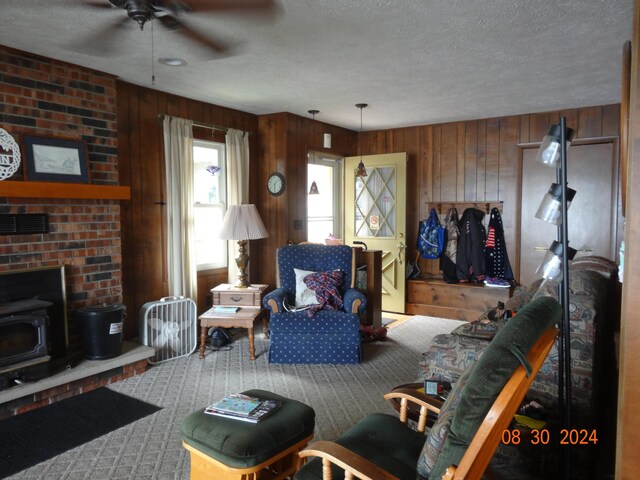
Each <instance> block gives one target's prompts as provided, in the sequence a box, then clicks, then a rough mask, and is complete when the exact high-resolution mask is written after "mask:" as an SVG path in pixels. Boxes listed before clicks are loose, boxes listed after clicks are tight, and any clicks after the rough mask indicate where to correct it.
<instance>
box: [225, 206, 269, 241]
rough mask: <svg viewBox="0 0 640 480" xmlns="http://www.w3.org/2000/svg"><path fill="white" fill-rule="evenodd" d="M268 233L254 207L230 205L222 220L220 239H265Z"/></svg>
mask: <svg viewBox="0 0 640 480" xmlns="http://www.w3.org/2000/svg"><path fill="white" fill-rule="evenodd" d="M268 236H269V232H267V229H266V228H265V226H264V223H262V219H261V218H260V214H259V213H258V209H257V208H256V206H255V205H253V204H249V205H230V206H229V208H228V209H227V213H226V214H225V216H224V220H222V229H221V230H220V238H221V239H223V240H255V239H258V238H266V237H268Z"/></svg>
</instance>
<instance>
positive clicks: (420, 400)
mask: <svg viewBox="0 0 640 480" xmlns="http://www.w3.org/2000/svg"><path fill="white" fill-rule="evenodd" d="M392 398H399V399H400V421H401V422H402V423H404V424H405V425H406V423H407V413H408V409H409V405H408V402H412V403H415V404H416V405H419V406H420V417H419V418H418V432H420V433H424V431H425V428H426V426H427V414H428V412H429V411H431V412H433V413H436V414H439V413H440V407H442V404H443V402H442V400H438V399H437V398H433V397H430V396H428V395H425V394H424V393H421V392H418V391H417V390H413V389H411V388H397V389H395V390H392V391H391V392H389V393H387V394H385V396H384V399H385V400H391V399H392Z"/></svg>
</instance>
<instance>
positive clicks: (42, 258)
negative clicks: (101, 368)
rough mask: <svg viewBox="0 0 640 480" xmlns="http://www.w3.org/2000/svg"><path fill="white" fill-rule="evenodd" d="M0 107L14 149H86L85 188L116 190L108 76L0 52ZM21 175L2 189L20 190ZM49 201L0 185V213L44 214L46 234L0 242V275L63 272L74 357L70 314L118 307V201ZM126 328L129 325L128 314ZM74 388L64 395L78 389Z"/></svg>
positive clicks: (112, 87) (0, 121) (112, 92)
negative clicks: (56, 144) (72, 143)
mask: <svg viewBox="0 0 640 480" xmlns="http://www.w3.org/2000/svg"><path fill="white" fill-rule="evenodd" d="M0 105H2V108H1V109H0V127H2V128H4V129H5V130H6V131H7V132H8V133H9V134H11V135H12V136H13V137H14V138H15V140H16V142H17V143H18V144H19V145H20V146H21V147H23V145H22V138H23V137H24V135H34V136H41V137H58V138H65V139H71V140H76V141H77V140H81V141H83V142H85V143H86V145H87V153H88V162H89V165H88V167H89V168H88V170H89V179H90V180H89V181H90V184H92V185H110V186H116V185H118V141H117V132H116V77H114V76H112V75H109V74H105V73H102V72H97V71H94V70H90V69H87V68H84V67H80V66H77V65H72V64H68V63H65V62H61V61H57V60H53V59H49V58H43V57H39V56H37V55H33V54H29V53H25V52H21V51H18V50H14V49H10V48H7V47H3V46H0ZM23 156H24V152H23ZM23 161H24V160H23ZM22 172H23V169H22V168H20V169H19V170H18V172H17V173H16V174H15V175H14V176H13V177H12V178H10V179H8V180H7V182H8V183H9V181H11V182H12V183H14V184H15V183H16V182H23V181H24V182H25V184H27V183H28V180H26V179H25V178H24V177H23V173H22ZM19 185H20V184H18V186H19ZM64 188H67V186H66V185H65V186H64ZM68 188H73V185H71V184H70V185H69V186H68ZM50 196H52V195H50V194H46V193H43V194H35V195H33V197H25V196H24V195H17V196H15V195H7V194H5V193H3V190H2V182H0V214H7V213H11V214H13V213H45V214H48V216H49V227H50V229H49V233H38V234H30V235H4V236H1V235H0V272H3V271H5V272H6V271H11V270H23V269H34V268H39V267H52V266H60V265H64V267H65V268H64V271H65V282H66V300H67V311H68V340H69V350H70V352H74V351H76V352H77V351H79V350H81V344H80V342H81V330H80V326H79V325H78V324H77V323H76V321H75V315H74V313H75V312H76V311H77V310H78V309H80V308H82V307H85V306H88V305H95V304H102V303H107V304H112V303H121V302H122V252H121V229H120V200H115V199H104V198H86V199H85V198H49V197H50ZM129 321H132V322H135V315H133V316H131V317H130V318H129ZM145 364H146V361H145ZM118 368H120V367H118ZM122 368H129V367H122ZM133 370H135V371H139V370H140V366H139V365H138V366H137V367H135V368H133ZM122 375H123V371H120V370H118V372H115V374H114V376H115V377H120V376H122ZM102 380H104V379H102ZM107 381H108V380H107ZM77 382H81V380H76V381H75V384H74V385H75V386H74V387H73V388H72V389H71V390H74V389H78V388H79V389H80V390H81V389H82V387H78V385H77ZM96 382H97V380H95V379H93V380H91V384H93V385H95V384H96ZM98 383H99V382H98ZM76 387H77V388H76ZM60 389H63V390H64V393H65V394H66V395H68V392H69V391H70V390H69V388H68V387H64V386H58V387H56V391H55V392H53V393H52V395H53V396H57V395H59V394H60ZM40 397H41V394H40V395H39V397H38V400H37V401H38V402H40V403H41V402H42V398H40ZM0 403H1V402H0ZM31 403H33V399H32V402H31ZM21 408H22V409H24V408H27V407H25V405H21Z"/></svg>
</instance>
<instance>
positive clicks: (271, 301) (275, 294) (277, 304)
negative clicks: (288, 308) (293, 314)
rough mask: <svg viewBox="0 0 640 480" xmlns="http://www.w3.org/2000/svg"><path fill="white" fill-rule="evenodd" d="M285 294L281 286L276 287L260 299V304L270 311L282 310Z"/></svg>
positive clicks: (278, 311) (277, 311)
mask: <svg viewBox="0 0 640 480" xmlns="http://www.w3.org/2000/svg"><path fill="white" fill-rule="evenodd" d="M286 296H287V294H286V293H285V291H284V290H283V289H282V288H276V289H275V290H273V291H271V292H269V293H267V294H266V295H265V296H264V298H263V299H262V306H263V307H264V308H265V309H266V310H269V311H270V312H271V313H280V312H284V306H283V303H282V302H283V301H284V299H285V298H286Z"/></svg>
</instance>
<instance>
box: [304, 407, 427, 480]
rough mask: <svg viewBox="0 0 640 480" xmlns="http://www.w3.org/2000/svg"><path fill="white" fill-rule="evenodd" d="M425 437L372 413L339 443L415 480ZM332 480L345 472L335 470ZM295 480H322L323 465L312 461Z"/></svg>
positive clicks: (390, 417) (387, 469)
mask: <svg viewBox="0 0 640 480" xmlns="http://www.w3.org/2000/svg"><path fill="white" fill-rule="evenodd" d="M424 438H425V437H424V435H423V434H421V433H418V432H416V431H415V430H412V429H410V428H407V427H406V425H403V424H402V423H401V422H400V421H399V420H398V419H397V418H396V417H394V416H391V415H386V414H384V413H372V414H370V415H367V416H366V417H364V418H363V419H362V420H360V421H359V422H358V423H357V424H356V425H354V426H353V427H352V428H351V429H349V430H348V431H347V432H345V433H344V434H343V435H341V436H340V438H339V439H338V440H336V443H338V444H340V445H342V446H343V447H345V448H347V449H349V450H351V451H352V452H355V453H357V454H358V455H360V456H362V457H364V458H366V459H367V460H370V461H371V462H373V463H375V464H376V465H378V466H379V467H381V468H383V469H384V470H386V471H388V472H389V473H391V474H393V475H395V476H396V477H398V478H401V479H412V480H413V479H415V478H416V459H417V458H418V455H419V454H420V450H421V449H422V445H424ZM332 469H333V478H336V479H337V478H344V471H343V470H342V469H341V468H340V467H337V466H335V465H333V466H332ZM295 479H296V480H322V461H321V459H320V458H313V459H312V460H310V461H309V462H308V463H307V464H305V465H304V466H303V467H302V468H301V469H300V470H298V473H296V475H295Z"/></svg>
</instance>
